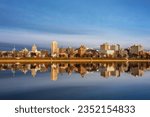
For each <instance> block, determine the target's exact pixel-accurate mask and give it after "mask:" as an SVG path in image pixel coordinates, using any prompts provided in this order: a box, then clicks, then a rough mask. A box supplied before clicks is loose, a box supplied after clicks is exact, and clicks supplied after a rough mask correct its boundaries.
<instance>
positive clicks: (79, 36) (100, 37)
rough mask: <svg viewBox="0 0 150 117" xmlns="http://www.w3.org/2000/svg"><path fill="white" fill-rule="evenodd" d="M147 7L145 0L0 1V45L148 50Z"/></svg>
mask: <svg viewBox="0 0 150 117" xmlns="http://www.w3.org/2000/svg"><path fill="white" fill-rule="evenodd" d="M149 6H150V1H149V0H0V42H6V43H12V44H27V45H31V44H33V43H35V44H37V45H39V46H42V47H49V45H50V42H51V41H53V40H56V41H58V42H59V46H60V47H61V46H79V45H81V44H84V45H86V46H89V47H93V48H95V47H99V45H100V44H102V43H105V42H108V43H110V44H120V45H121V46H123V47H129V46H131V45H133V44H142V45H143V46H144V47H145V48H146V49H150V47H149V44H148V42H149V41H150V15H149V13H150V7H149Z"/></svg>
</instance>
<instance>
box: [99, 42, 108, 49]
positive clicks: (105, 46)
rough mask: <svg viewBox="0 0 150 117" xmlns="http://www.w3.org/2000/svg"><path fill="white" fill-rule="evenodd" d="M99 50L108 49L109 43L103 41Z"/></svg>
mask: <svg viewBox="0 0 150 117" xmlns="http://www.w3.org/2000/svg"><path fill="white" fill-rule="evenodd" d="M100 50H110V45H109V44H108V43H104V44H102V45H100Z"/></svg>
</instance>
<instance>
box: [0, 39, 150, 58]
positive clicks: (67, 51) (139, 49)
mask: <svg viewBox="0 0 150 117" xmlns="http://www.w3.org/2000/svg"><path fill="white" fill-rule="evenodd" d="M60 46H61V45H59V44H58V42H57V41H52V42H51V43H50V49H40V50H39V49H38V47H37V45H36V44H33V45H32V48H31V50H29V49H27V48H24V49H21V50H16V48H15V45H14V48H13V49H12V50H11V51H7V50H0V58H1V60H2V61H3V60H4V58H11V59H26V58H27V59H26V60H24V61H27V60H28V59H29V58H33V59H35V58H39V59H40V58H41V59H43V60H44V59H45V60H46V59H47V60H48V59H49V58H60V61H61V60H63V59H64V58H65V59H66V60H67V58H70V59H72V60H75V59H79V60H80V59H82V58H85V59H86V58H88V59H89V58H95V60H96V59H97V60H103V59H104V58H108V59H110V60H111V59H114V60H115V59H116V60H118V61H119V60H123V59H125V60H130V59H131V60H135V59H137V60H147V61H149V59H150V51H148V50H145V49H144V47H143V46H142V45H136V44H134V45H132V46H130V47H128V48H122V47H121V46H120V45H119V44H109V43H103V44H100V45H99V48H89V47H86V46H85V45H80V46H78V47H77V48H73V47H70V46H68V47H65V48H62V47H60ZM11 59H10V61H11Z"/></svg>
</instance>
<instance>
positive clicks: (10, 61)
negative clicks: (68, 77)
mask: <svg viewBox="0 0 150 117" xmlns="http://www.w3.org/2000/svg"><path fill="white" fill-rule="evenodd" d="M87 62H90V63H98V62H99V63H100V62H150V59H95V58H93V59H92V58H85V59H84V58H73V59H70V58H69V59H63V58H62V59H61V58H59V59H52V58H46V59H43V58H38V59H37V58H32V59H31V58H29V59H28V58H26V59H14V58H12V59H10V58H9V59H8V58H3V59H0V63H87Z"/></svg>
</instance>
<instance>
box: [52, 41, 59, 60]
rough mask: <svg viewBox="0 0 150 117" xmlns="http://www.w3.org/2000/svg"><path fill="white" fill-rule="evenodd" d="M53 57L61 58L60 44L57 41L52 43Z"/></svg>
mask: <svg viewBox="0 0 150 117" xmlns="http://www.w3.org/2000/svg"><path fill="white" fill-rule="evenodd" d="M51 56H52V57H59V48H58V43H57V42H56V41H52V43H51Z"/></svg>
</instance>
